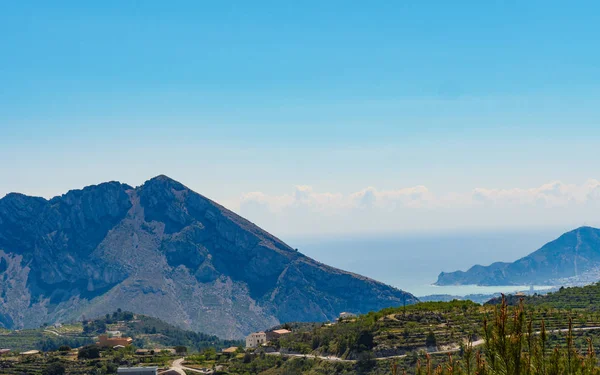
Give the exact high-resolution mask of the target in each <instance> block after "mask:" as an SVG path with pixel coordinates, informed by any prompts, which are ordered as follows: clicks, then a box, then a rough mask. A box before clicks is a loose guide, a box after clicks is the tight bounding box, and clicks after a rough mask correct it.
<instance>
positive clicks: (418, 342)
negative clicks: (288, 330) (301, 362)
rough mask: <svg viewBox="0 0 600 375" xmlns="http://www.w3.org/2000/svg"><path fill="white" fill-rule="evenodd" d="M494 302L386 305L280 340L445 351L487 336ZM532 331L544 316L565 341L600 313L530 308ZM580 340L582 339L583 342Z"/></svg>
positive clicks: (324, 346) (296, 345) (332, 351)
mask: <svg viewBox="0 0 600 375" xmlns="http://www.w3.org/2000/svg"><path fill="white" fill-rule="evenodd" d="M495 308H496V307H495V306H491V305H488V306H481V305H478V304H475V303H472V302H469V301H453V302H427V303H419V304H416V305H411V306H407V307H406V308H390V309H384V310H382V311H379V312H377V313H369V314H367V315H363V316H360V317H358V318H356V319H353V320H351V321H345V322H344V321H342V322H340V323H337V324H333V325H323V326H321V327H318V328H313V329H311V330H305V331H302V330H300V331H297V332H295V333H293V334H292V335H288V336H285V337H283V338H281V339H280V340H279V342H278V343H277V345H279V347H280V350H283V351H286V350H287V351H290V352H298V353H314V354H319V355H335V356H338V357H341V358H354V357H353V356H354V353H353V352H360V351H364V350H365V349H370V350H372V351H373V352H374V354H375V356H376V357H389V356H394V355H402V354H407V353H410V352H415V351H421V350H427V349H429V350H432V349H433V348H435V350H438V351H439V350H447V349H453V348H457V347H459V346H460V345H461V344H465V343H467V342H468V341H477V340H479V339H481V338H482V337H483V322H484V321H485V320H486V319H488V320H489V319H492V316H493V313H494V309H495ZM526 315H527V317H528V318H529V319H530V320H532V329H533V331H539V330H540V329H541V322H542V320H543V321H544V323H545V327H546V329H547V330H548V331H549V332H550V338H551V340H552V341H553V342H556V343H558V344H560V343H561V342H562V341H564V333H558V332H556V333H552V332H551V331H552V330H560V329H565V328H567V327H568V325H569V318H571V319H572V321H573V327H575V328H582V327H598V326H600V320H599V319H598V314H596V313H594V312H591V311H588V310H566V309H559V308H552V307H547V306H531V307H528V308H527V309H526ZM575 336H576V337H577V336H581V337H590V336H592V337H595V338H600V331H598V332H577V333H576V334H575ZM581 341H582V342H583V341H584V340H581Z"/></svg>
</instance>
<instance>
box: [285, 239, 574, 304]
mask: <svg viewBox="0 0 600 375" xmlns="http://www.w3.org/2000/svg"><path fill="white" fill-rule="evenodd" d="M563 232H564V231H563V230H561V229H540V230H527V231H525V230H513V231H507V230H505V231H495V232H492V231H488V232H461V233H451V234H450V233H441V234H413V235H411V234H400V235H397V234H385V235H351V236H337V235H335V236H293V237H289V238H283V239H284V240H285V241H286V242H287V243H288V244H289V245H290V246H292V247H294V248H297V249H298V251H300V252H302V253H303V254H305V255H308V256H309V257H311V258H313V259H316V260H318V261H320V262H322V263H325V264H328V265H330V266H333V267H337V268H340V269H343V270H346V271H351V272H354V273H358V274H360V275H364V276H367V277H370V278H373V279H375V280H378V281H381V282H384V283H386V284H389V285H392V286H394V287H397V288H399V289H402V290H405V291H408V292H410V293H412V294H413V295H415V296H417V297H421V296H428V295H438V294H448V295H453V296H466V295H469V294H494V293H513V292H517V291H522V290H531V288H533V289H534V290H535V291H539V292H543V291H544V290H548V289H549V288H551V286H539V285H533V286H532V285H520V286H514V285H504V286H477V285H451V286H436V285H433V284H434V283H435V281H436V280H437V276H438V275H439V273H440V272H452V271H456V270H463V271H465V270H467V269H469V268H470V267H471V266H473V265H476V264H480V265H489V264H491V263H493V262H497V261H503V262H512V261H515V260H517V259H519V258H521V257H524V256H526V255H528V254H530V253H532V252H533V251H535V250H537V249H539V248H540V247H542V246H543V245H544V244H545V243H547V242H550V241H552V240H554V239H556V238H557V237H558V236H560V235H561V234H562V233H563Z"/></svg>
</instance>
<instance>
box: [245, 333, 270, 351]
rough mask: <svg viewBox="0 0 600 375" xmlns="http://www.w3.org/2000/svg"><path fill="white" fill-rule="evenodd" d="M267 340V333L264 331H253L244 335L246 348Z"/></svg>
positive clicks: (259, 344)
mask: <svg viewBox="0 0 600 375" xmlns="http://www.w3.org/2000/svg"><path fill="white" fill-rule="evenodd" d="M266 342H267V334H266V333H264V332H262V331H261V332H254V333H251V334H249V335H248V337H246V348H256V347H258V346H261V345H262V344H265V343H266Z"/></svg>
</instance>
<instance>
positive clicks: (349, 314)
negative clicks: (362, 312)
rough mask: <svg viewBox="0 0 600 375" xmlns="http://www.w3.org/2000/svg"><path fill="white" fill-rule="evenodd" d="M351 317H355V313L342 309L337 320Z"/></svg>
mask: <svg viewBox="0 0 600 375" xmlns="http://www.w3.org/2000/svg"><path fill="white" fill-rule="evenodd" d="M352 318H356V314H353V313H350V312H345V311H344V312H342V313H340V317H339V318H338V320H344V319H352Z"/></svg>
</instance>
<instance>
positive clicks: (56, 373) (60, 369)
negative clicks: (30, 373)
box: [42, 362, 65, 375]
mask: <svg viewBox="0 0 600 375" xmlns="http://www.w3.org/2000/svg"><path fill="white" fill-rule="evenodd" d="M64 373H65V366H63V365H62V364H61V363H58V362H55V363H51V364H49V365H48V366H46V368H45V369H44V370H43V371H42V375H64Z"/></svg>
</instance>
